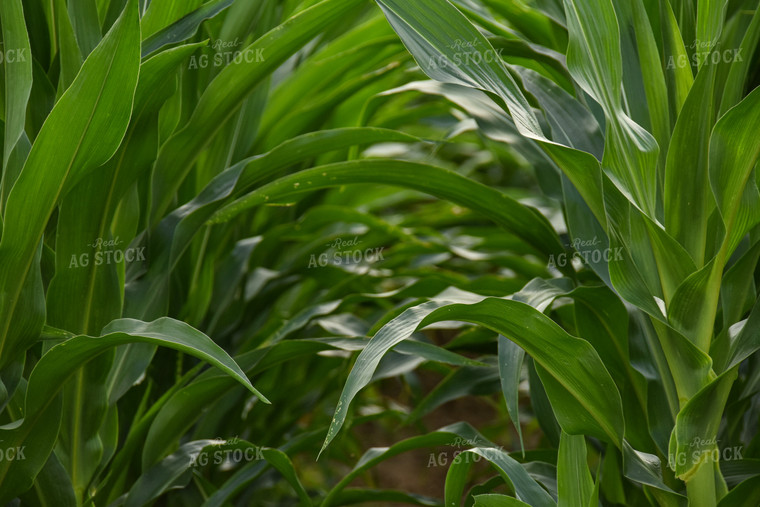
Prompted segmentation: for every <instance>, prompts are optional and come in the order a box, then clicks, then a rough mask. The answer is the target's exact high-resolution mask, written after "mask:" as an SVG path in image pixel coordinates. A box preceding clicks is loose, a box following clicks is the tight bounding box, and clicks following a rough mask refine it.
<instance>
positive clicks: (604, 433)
mask: <svg viewBox="0 0 760 507" xmlns="http://www.w3.org/2000/svg"><path fill="white" fill-rule="evenodd" d="M445 305H446V302H445V301H438V302H428V303H424V304H422V305H420V306H418V307H414V308H410V309H408V310H406V311H405V312H404V313H402V314H401V315H400V316H399V317H397V318H396V319H394V320H393V321H391V322H390V323H389V324H387V325H386V326H384V327H383V328H382V329H381V330H380V331H379V332H378V333H377V334H376V335H375V336H374V337H373V338H372V340H371V341H370V343H369V345H368V346H367V347H366V348H365V349H364V350H363V351H362V353H361V354H360V355H359V357H358V358H357V360H356V363H355V364H354V367H353V369H352V370H351V374H350V375H349V377H348V380H347V381H346V385H345V386H344V389H343V392H342V394H341V398H340V401H339V402H338V406H337V408H336V410H335V415H334V417H333V421H332V423H331V425H330V430H329V431H328V434H327V437H326V439H325V443H324V445H323V447H322V449H323V450H324V449H325V448H326V447H327V445H328V444H329V443H330V441H331V440H332V439H333V438H334V437H335V435H336V434H337V432H338V430H339V429H340V427H341V426H342V424H343V421H344V420H345V417H346V414H347V412H348V405H349V404H350V403H351V400H352V399H353V398H354V396H355V395H356V394H357V393H358V392H359V390H360V389H361V388H362V387H364V386H365V385H367V383H368V382H369V380H370V379H371V377H372V374H373V372H374V370H375V369H376V367H377V364H378V363H379V361H380V358H381V357H382V356H383V355H384V354H385V352H386V351H387V350H389V349H390V348H392V347H393V346H394V345H395V344H397V343H399V342H400V341H402V340H404V339H406V338H407V337H408V336H409V335H410V334H411V333H412V332H414V331H415V329H416V328H418V327H424V326H425V325H428V324H431V323H433V322H438V321H446V320H460V321H463V322H471V323H474V324H480V325H483V326H485V327H488V328H489V329H492V330H493V331H496V332H498V333H501V334H503V335H504V336H506V337H508V338H509V339H511V340H512V341H514V342H515V343H517V344H518V345H520V346H521V347H522V348H523V349H524V350H525V351H526V352H527V353H528V354H530V355H531V356H532V357H533V358H534V359H535V360H536V362H537V363H539V364H540V365H541V366H543V367H544V368H545V369H546V372H547V373H548V375H549V376H548V377H546V379H553V380H554V382H556V386H563V387H564V389H565V393H563V394H569V395H570V396H571V398H572V399H573V401H574V404H573V405H572V406H570V407H569V408H570V409H571V410H577V408H578V407H579V406H582V407H583V408H584V410H585V411H586V412H587V413H586V415H585V417H584V418H583V419H580V418H579V417H578V416H577V414H575V415H571V414H570V413H569V412H564V411H563V412H560V413H561V415H562V416H563V417H561V418H559V419H560V424H565V425H567V426H570V427H569V428H566V431H569V432H577V431H580V430H583V431H588V434H593V435H594V436H596V437H598V438H602V439H608V440H610V441H611V442H613V443H614V444H616V445H618V446H622V439H623V431H624V429H623V428H624V422H623V413H622V412H623V409H622V404H621V401H620V394H619V393H618V391H617V388H616V387H615V385H614V382H613V381H612V378H611V377H610V376H609V373H608V372H607V370H606V368H605V367H604V365H603V363H602V362H601V360H600V359H599V356H598V355H597V353H596V351H594V349H593V347H592V346H591V345H590V344H589V343H588V342H586V341H584V340H581V339H578V338H574V337H572V336H570V335H569V334H567V333H566V332H565V331H564V330H562V329H561V328H560V327H559V326H557V325H556V324H555V323H554V322H552V321H551V320H549V319H548V318H547V317H545V316H544V315H543V314H541V313H540V312H538V311H536V310H534V309H533V308H532V307H530V306H528V305H526V304H524V303H518V302H515V301H506V300H500V299H493V298H490V299H486V300H484V301H482V302H480V303H475V304H473V305H450V306H445ZM439 308H440V309H439ZM542 378H543V377H542ZM552 392H555V393H556V392H557V391H556V390H553V391H552ZM552 406H553V408H554V409H555V410H562V409H564V408H565V406H564V405H562V399H561V397H559V396H558V397H555V398H554V399H552Z"/></svg>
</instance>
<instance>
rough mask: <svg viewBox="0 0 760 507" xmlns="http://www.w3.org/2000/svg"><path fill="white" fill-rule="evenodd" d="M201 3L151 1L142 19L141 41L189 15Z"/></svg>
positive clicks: (190, 1)
mask: <svg viewBox="0 0 760 507" xmlns="http://www.w3.org/2000/svg"><path fill="white" fill-rule="evenodd" d="M202 3H203V0H187V1H185V2H175V1H173V0H152V1H151V2H150V5H148V9H147V11H145V15H143V17H142V22H141V24H142V32H143V39H145V38H146V37H149V36H151V35H153V34H154V33H156V32H157V31H159V30H161V29H163V28H165V27H168V26H169V25H171V24H172V23H174V22H176V21H177V20H179V19H181V18H182V17H184V16H185V15H187V14H190V13H191V12H193V11H194V10H195V9H198V8H199V7H200V6H201V4H202ZM209 3H212V2H209Z"/></svg>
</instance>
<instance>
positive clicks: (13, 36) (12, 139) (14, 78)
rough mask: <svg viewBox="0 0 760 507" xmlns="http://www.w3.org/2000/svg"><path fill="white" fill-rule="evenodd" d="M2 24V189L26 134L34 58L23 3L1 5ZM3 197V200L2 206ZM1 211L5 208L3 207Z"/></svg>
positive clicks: (10, 0)
mask: <svg viewBox="0 0 760 507" xmlns="http://www.w3.org/2000/svg"><path fill="white" fill-rule="evenodd" d="M0 21H2V27H3V31H2V33H3V55H4V58H3V60H4V62H3V66H4V67H5V134H4V139H3V186H8V187H9V188H10V186H11V185H12V184H13V181H5V179H6V177H5V168H6V166H7V165H8V159H9V158H10V156H11V152H12V151H13V148H14V147H15V146H16V143H17V142H18V141H19V139H20V138H21V135H22V134H23V132H24V123H25V120H26V105H27V102H28V100H29V95H30V93H31V90H32V55H31V48H30V47H29V36H28V35H27V33H26V25H25V24H24V8H23V5H22V2H21V0H8V1H6V2H0ZM2 201H3V198H0V204H1V203H2ZM0 212H2V207H0Z"/></svg>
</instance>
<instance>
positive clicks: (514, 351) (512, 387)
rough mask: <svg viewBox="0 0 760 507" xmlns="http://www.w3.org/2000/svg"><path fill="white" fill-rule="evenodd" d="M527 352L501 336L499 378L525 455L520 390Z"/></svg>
mask: <svg viewBox="0 0 760 507" xmlns="http://www.w3.org/2000/svg"><path fill="white" fill-rule="evenodd" d="M524 358H525V351H524V350H523V349H521V348H520V347H519V346H517V344H515V343H514V342H513V341H511V340H509V339H507V338H506V337H504V336H501V335H499V377H500V378H501V392H502V394H503V395H504V401H506V403H507V412H508V413H509V418H510V419H511V420H512V425H513V426H514V427H515V430H517V435H518V436H519V437H520V449H521V450H522V453H523V456H524V455H525V443H524V442H523V434H522V425H521V424H520V403H519V396H518V395H519V393H518V390H519V389H518V388H519V386H520V377H521V374H522V366H523V359H524Z"/></svg>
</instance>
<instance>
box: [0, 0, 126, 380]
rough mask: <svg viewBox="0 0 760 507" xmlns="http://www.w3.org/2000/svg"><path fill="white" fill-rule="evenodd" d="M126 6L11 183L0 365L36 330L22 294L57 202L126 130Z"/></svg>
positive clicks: (1, 261) (0, 302) (1, 250)
mask: <svg viewBox="0 0 760 507" xmlns="http://www.w3.org/2000/svg"><path fill="white" fill-rule="evenodd" d="M139 30H140V28H139V21H138V17H137V5H136V3H135V2H134V0H132V1H131V2H130V3H129V4H128V5H127V7H126V9H125V11H124V14H123V15H122V16H121V18H120V19H119V21H118V22H117V23H116V24H115V25H114V27H113V28H112V30H111V31H110V32H109V34H108V35H107V36H106V37H105V38H104V39H103V41H102V42H101V44H100V45H99V46H98V47H97V48H96V49H95V50H94V51H93V52H92V54H91V55H90V56H89V58H87V61H86V62H85V64H84V65H83V66H82V70H81V72H80V73H79V74H78V76H77V79H76V80H75V81H74V83H73V84H72V85H71V87H69V89H68V90H67V91H66V93H65V94H64V96H63V97H62V98H61V100H60V101H59V102H58V103H57V104H56V106H55V108H54V109H53V111H52V112H51V113H50V116H49V117H48V118H47V121H46V122H45V125H44V127H43V128H42V131H41V132H40V134H39V136H38V137H37V139H36V140H35V142H34V145H33V146H32V150H31V152H30V153H29V157H28V158H27V161H26V164H25V165H24V169H23V170H22V171H21V174H20V175H19V177H18V180H17V181H16V184H15V185H14V187H13V190H12V191H11V193H10V195H9V196H8V203H7V207H6V210H5V218H6V224H5V230H4V231H3V237H2V241H0V266H1V267H0V287H2V293H0V322H2V324H0V352H1V353H0V365H5V364H7V362H8V361H9V360H10V359H12V358H13V357H15V356H16V355H17V354H19V353H21V352H23V351H25V350H26V349H27V348H29V347H30V346H31V345H32V344H33V343H34V341H35V340H36V338H37V336H38V335H39V331H40V330H41V328H42V324H43V319H42V318H41V316H40V315H34V316H33V315H29V313H28V312H27V311H25V308H24V306H25V303H24V302H26V301H27V300H26V299H25V300H23V301H24V302H22V299H21V295H22V293H23V291H24V290H25V287H26V288H28V287H30V284H31V283H32V279H33V277H32V276H30V273H33V272H34V271H35V268H34V266H35V264H34V263H33V261H34V252H35V250H37V249H38V247H39V246H40V241H41V240H42V237H43V234H44V231H45V226H46V225H47V221H48V219H49V218H50V216H51V214H52V213H53V210H54V208H55V206H56V205H57V204H58V202H59V200H60V199H61V197H62V196H63V195H64V194H65V193H66V192H67V191H68V190H69V189H71V188H72V187H73V186H74V185H75V184H76V183H77V182H78V181H81V179H82V178H83V177H84V176H86V175H87V173H88V172H90V171H91V170H93V169H95V168H96V167H98V166H99V165H101V164H102V163H103V162H105V161H106V160H108V158H109V157H111V155H113V153H114V152H115V151H116V148H117V147H118V145H119V143H120V142H121V139H122V137H123V135H124V132H125V131H126V128H127V123H128V121H129V116H130V114H131V108H132V99H133V94H134V89H135V86H136V84H137V74H138V69H139V64H140V55H139Z"/></svg>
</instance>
